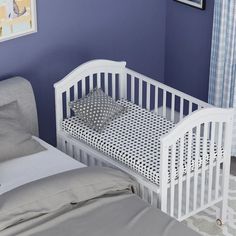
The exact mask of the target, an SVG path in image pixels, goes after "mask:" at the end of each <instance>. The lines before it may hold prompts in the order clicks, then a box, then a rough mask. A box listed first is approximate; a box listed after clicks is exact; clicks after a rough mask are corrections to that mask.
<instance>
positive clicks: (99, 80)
mask: <svg viewBox="0 0 236 236" xmlns="http://www.w3.org/2000/svg"><path fill="white" fill-rule="evenodd" d="M97 87H98V88H101V87H102V85H101V73H97Z"/></svg>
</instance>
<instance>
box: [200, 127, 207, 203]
mask: <svg viewBox="0 0 236 236" xmlns="http://www.w3.org/2000/svg"><path fill="white" fill-rule="evenodd" d="M203 125H204V132H203V147H202V160H203V161H202V175H201V206H204V200H205V182H206V160H205V158H206V155H207V137H208V123H204V124H203Z"/></svg>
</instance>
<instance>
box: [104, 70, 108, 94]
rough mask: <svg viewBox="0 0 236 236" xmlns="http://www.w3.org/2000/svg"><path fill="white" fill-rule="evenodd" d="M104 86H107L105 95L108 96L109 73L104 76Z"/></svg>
mask: <svg viewBox="0 0 236 236" xmlns="http://www.w3.org/2000/svg"><path fill="white" fill-rule="evenodd" d="M104 86H105V88H104V89H105V93H106V94H108V73H105V74H104Z"/></svg>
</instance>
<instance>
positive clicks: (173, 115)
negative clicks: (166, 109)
mask: <svg viewBox="0 0 236 236" xmlns="http://www.w3.org/2000/svg"><path fill="white" fill-rule="evenodd" d="M171 121H173V122H174V121H175V94H171Z"/></svg>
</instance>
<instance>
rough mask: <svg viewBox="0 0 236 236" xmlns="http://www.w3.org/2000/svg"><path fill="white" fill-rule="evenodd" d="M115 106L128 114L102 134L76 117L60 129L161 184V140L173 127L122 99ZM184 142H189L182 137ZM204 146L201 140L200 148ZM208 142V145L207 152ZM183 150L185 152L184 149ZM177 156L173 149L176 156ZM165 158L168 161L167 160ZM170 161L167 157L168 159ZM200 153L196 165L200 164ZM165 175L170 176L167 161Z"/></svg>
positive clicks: (192, 163)
mask: <svg viewBox="0 0 236 236" xmlns="http://www.w3.org/2000/svg"><path fill="white" fill-rule="evenodd" d="M117 103H118V104H120V105H121V106H124V107H126V108H127V111H126V112H125V113H124V114H122V115H121V116H119V117H118V118H116V119H114V120H112V121H111V122H110V123H109V124H108V125H107V127H106V129H105V130H104V131H103V132H102V133H98V132H96V131H94V130H92V129H90V128H88V127H87V126H86V125H85V124H84V123H83V122H81V120H80V118H78V117H71V118H69V119H66V120H64V121H63V122H62V128H63V130H64V131H65V132H67V133H69V134H70V135H72V136H73V137H75V138H77V139H79V140H82V141H84V142H86V143H87V144H88V145H90V146H92V147H94V148H96V149H98V150H99V151H101V152H103V153H104V154H106V155H108V156H110V157H111V158H113V159H115V160H117V161H118V162H120V163H122V164H124V165H126V166H128V167H129V168H131V169H132V170H134V171H136V172H138V173H140V174H141V175H142V176H144V177H145V178H147V179H148V180H149V181H151V182H152V183H155V184H158V185H159V182H160V179H159V172H160V137H161V136H162V135H164V134H166V133H168V132H169V131H170V129H172V128H173V127H174V125H175V124H174V123H172V122H171V121H168V120H167V119H166V118H164V117H162V116H159V115H157V114H155V113H152V112H149V111H147V110H145V109H142V108H140V107H139V106H137V105H134V104H133V103H131V102H128V101H126V100H124V99H121V100H118V101H117ZM185 138H186V139H185V142H187V141H188V138H187V137H185ZM202 144H203V140H201V142H200V145H202ZM209 146H210V142H208V148H207V149H208V150H209ZM185 149H186V148H185ZM195 150H196V141H195V138H193V144H192V159H191V169H192V170H193V169H194V168H195V161H194V158H195ZM179 154H180V151H179V148H178V146H177V148H176V156H178V155H179ZM167 158H168V157H167ZM169 158H170V156H169ZM202 159H203V155H202V153H201V152H200V158H199V163H198V165H199V166H201V164H202ZM204 159H206V160H207V162H208V160H209V157H205V158H204ZM183 165H184V166H183V169H184V172H186V169H187V152H186V150H184V163H183ZM178 169H179V161H178V160H176V164H175V175H176V178H177V177H178ZM168 172H169V173H170V161H169V168H168Z"/></svg>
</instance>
